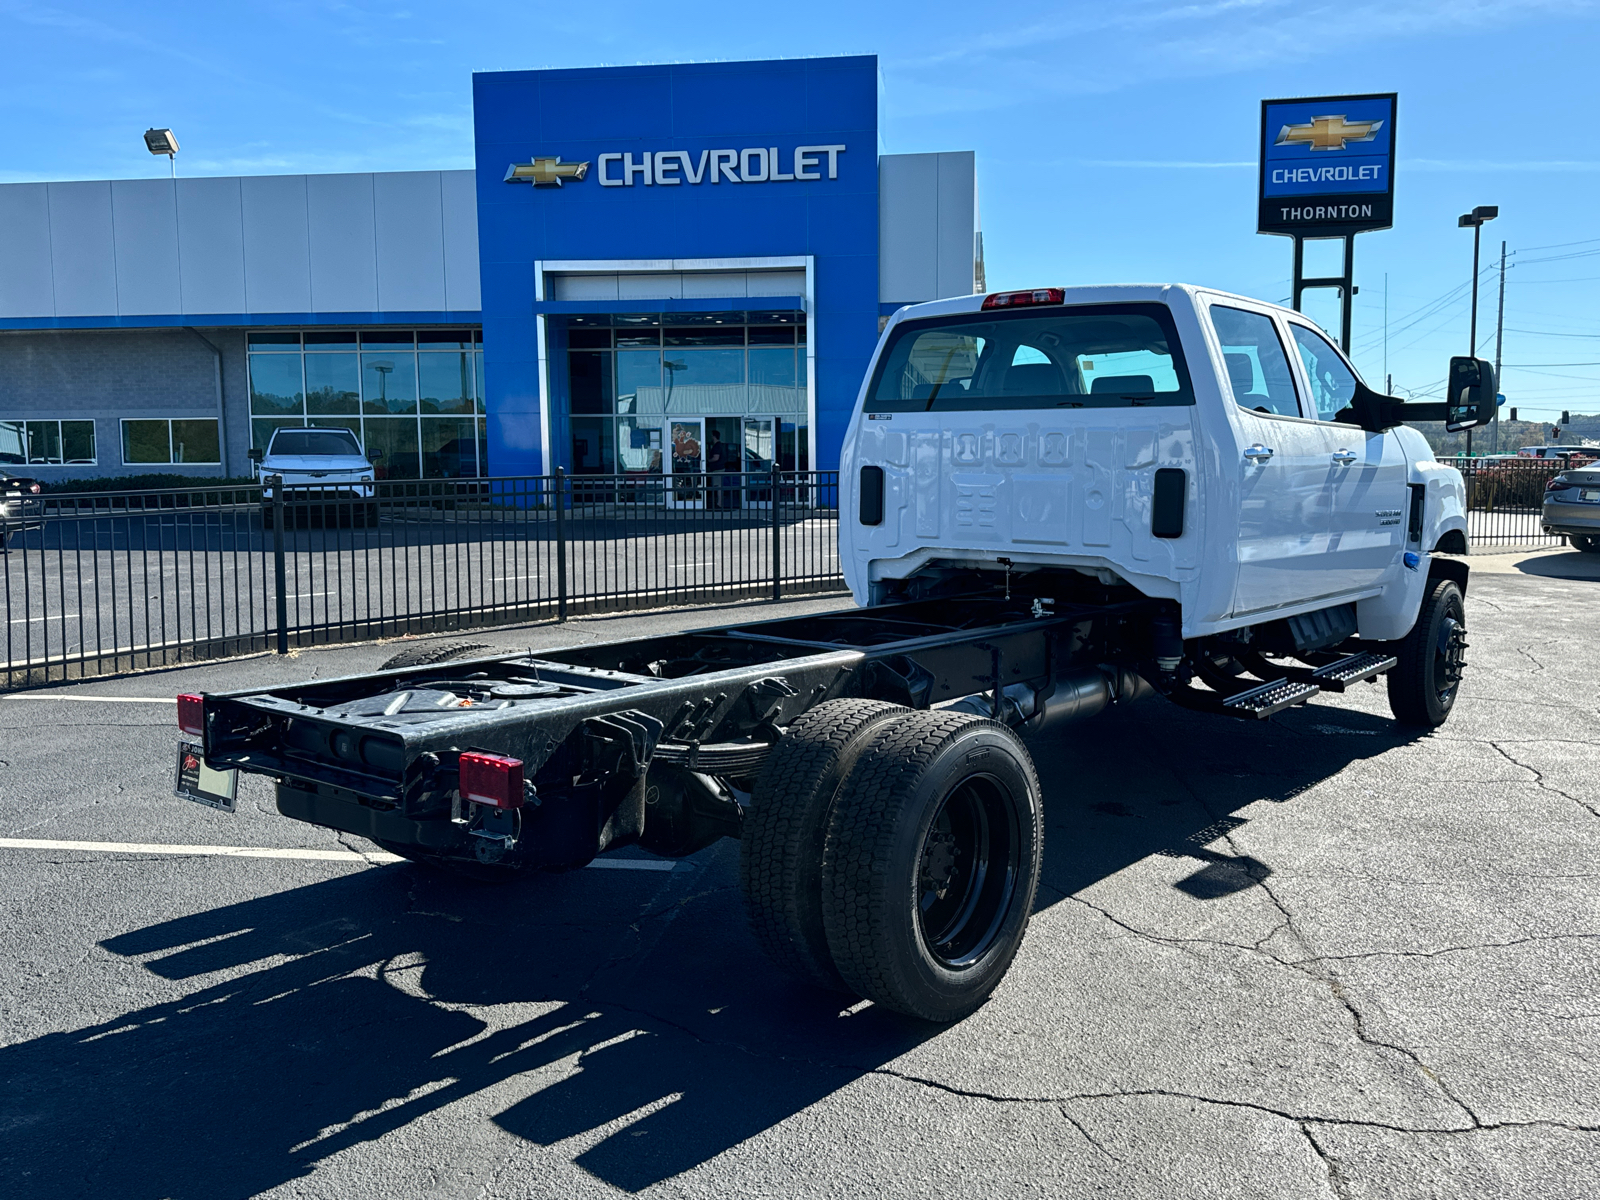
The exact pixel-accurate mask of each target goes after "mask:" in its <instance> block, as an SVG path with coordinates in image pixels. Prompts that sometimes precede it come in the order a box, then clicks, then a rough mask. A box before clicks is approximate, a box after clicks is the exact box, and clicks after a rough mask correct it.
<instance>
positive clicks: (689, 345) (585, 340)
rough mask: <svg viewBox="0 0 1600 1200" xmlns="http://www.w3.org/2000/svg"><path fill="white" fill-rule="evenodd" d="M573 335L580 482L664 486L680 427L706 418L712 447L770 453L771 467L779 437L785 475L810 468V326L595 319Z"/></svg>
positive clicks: (734, 318) (740, 315)
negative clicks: (615, 477)
mask: <svg viewBox="0 0 1600 1200" xmlns="http://www.w3.org/2000/svg"><path fill="white" fill-rule="evenodd" d="M565 335H566V344H567V404H566V410H567V420H568V432H569V437H570V443H569V444H570V447H571V455H572V457H571V462H572V470H573V471H574V472H575V473H578V474H595V475H610V474H623V475H632V474H660V473H661V472H662V469H663V466H664V463H665V457H664V454H663V450H664V447H665V445H666V438H667V431H668V424H669V422H670V421H671V420H672V419H673V418H698V419H699V421H700V423H701V427H702V436H703V437H704V438H705V439H706V440H707V441H709V440H710V436H711V433H712V432H716V433H717V434H718V437H719V438H720V439H721V440H722V441H723V442H725V443H727V444H728V445H739V444H741V443H744V444H747V445H754V446H767V447H768V449H767V450H766V452H765V453H766V461H769V462H770V459H771V454H772V450H771V448H770V447H771V443H772V439H773V437H774V434H773V430H774V429H775V428H777V429H781V431H782V432H781V434H780V435H778V437H777V443H778V456H779V465H780V466H781V467H782V468H783V469H785V470H795V469H802V470H803V469H805V468H806V466H807V463H806V462H805V445H806V432H807V420H808V418H807V403H806V394H807V389H806V323H805V316H804V314H802V313H798V312H788V311H783V312H724V313H676V314H674V313H668V314H605V315H600V314H591V315H585V316H577V317H570V318H567V319H566V324H565ZM679 423H680V424H681V421H680V422H679ZM759 457H760V456H759V454H757V455H756V458H759ZM749 458H750V456H748V455H747V459H749ZM750 461H755V459H750ZM745 465H746V466H747V467H748V466H749V465H750V463H749V462H748V461H747V462H746V464H745Z"/></svg>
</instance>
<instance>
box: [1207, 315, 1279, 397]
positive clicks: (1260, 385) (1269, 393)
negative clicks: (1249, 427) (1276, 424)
mask: <svg viewBox="0 0 1600 1200" xmlns="http://www.w3.org/2000/svg"><path fill="white" fill-rule="evenodd" d="M1211 324H1212V326H1213V327H1214V328H1215V329H1216V331H1217V340H1218V341H1220V342H1221V343H1222V361H1223V362H1224V363H1225V364H1226V365H1227V368H1228V382H1229V383H1231V384H1232V385H1233V398H1234V400H1235V402H1236V403H1237V404H1238V405H1239V407H1240V408H1248V409H1250V410H1251V411H1252V412H1260V413H1275V414H1277V415H1278V416H1280V417H1298V416H1299V415H1300V403H1299V401H1298V400H1297V399H1296V398H1295V393H1294V376H1293V375H1292V374H1291V372H1290V370H1289V357H1288V355H1286V354H1285V353H1284V351H1283V342H1282V341H1281V340H1280V339H1279V337H1278V330H1277V327H1276V326H1275V325H1274V324H1273V321H1272V318H1271V317H1269V316H1266V315H1265V314H1263V313H1254V312H1247V311H1245V310H1244V309H1242V308H1225V307H1223V306H1222V305H1212V308H1211Z"/></svg>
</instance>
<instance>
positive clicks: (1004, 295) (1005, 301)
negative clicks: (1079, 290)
mask: <svg viewBox="0 0 1600 1200" xmlns="http://www.w3.org/2000/svg"><path fill="white" fill-rule="evenodd" d="M1066 301H1067V293H1066V291H1065V290H1064V289H1062V288H1034V289H1033V290H1032V291H1031V292H995V293H994V294H992V295H989V296H985V297H984V298H983V306H984V308H1024V307H1026V306H1027V305H1030V304H1065V303H1066Z"/></svg>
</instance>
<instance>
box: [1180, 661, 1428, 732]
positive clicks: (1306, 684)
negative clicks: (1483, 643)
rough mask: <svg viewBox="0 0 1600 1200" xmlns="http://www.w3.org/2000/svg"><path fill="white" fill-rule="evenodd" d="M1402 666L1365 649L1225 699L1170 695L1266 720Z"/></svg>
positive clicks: (1187, 692) (1190, 692)
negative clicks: (1314, 698) (1316, 698)
mask: <svg viewBox="0 0 1600 1200" xmlns="http://www.w3.org/2000/svg"><path fill="white" fill-rule="evenodd" d="M1398 665H1399V659H1397V658H1395V657H1394V656H1393V655H1388V654H1372V653H1368V652H1362V653H1358V654H1351V655H1348V656H1346V657H1344V658H1341V659H1339V660H1338V661H1337V662H1332V663H1329V664H1328V665H1327V666H1325V667H1318V668H1316V669H1315V670H1311V669H1309V668H1305V667H1295V668H1291V669H1289V670H1287V671H1285V673H1284V677H1283V678H1282V679H1273V680H1270V681H1269V682H1267V683H1263V684H1261V685H1260V686H1259V687H1253V688H1251V689H1250V690H1249V691H1245V692H1238V693H1236V694H1235V695H1232V696H1228V697H1227V698H1225V699H1224V698H1221V697H1218V696H1216V695H1215V694H1214V693H1211V692H1201V691H1198V690H1196V689H1194V688H1177V689H1174V690H1173V691H1171V692H1169V693H1168V698H1169V699H1171V700H1174V701H1176V702H1177V703H1179V704H1181V705H1183V706H1184V707H1185V708H1192V709H1196V710H1198V711H1201V712H1213V713H1220V714H1221V715H1223V716H1228V717H1239V718H1242V719H1244V720H1247V721H1262V720H1265V719H1266V718H1268V717H1270V716H1274V715H1276V714H1277V713H1281V712H1283V711H1284V710H1285V709H1288V708H1293V707H1294V706H1295V705H1297V704H1304V703H1305V702H1306V701H1307V700H1310V699H1311V698H1312V697H1313V696H1317V695H1320V694H1321V693H1323V692H1343V691H1345V690H1346V689H1347V688H1348V687H1349V686H1350V685H1351V684H1353V683H1360V682H1361V681H1363V680H1367V679H1376V678H1377V677H1378V676H1379V675H1382V674H1384V673H1385V672H1386V671H1392V670H1394V668H1395V667H1396V666H1398Z"/></svg>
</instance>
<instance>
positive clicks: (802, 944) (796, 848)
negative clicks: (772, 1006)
mask: <svg viewBox="0 0 1600 1200" xmlns="http://www.w3.org/2000/svg"><path fill="white" fill-rule="evenodd" d="M908 711H909V710H908V709H905V708H902V707H901V706H900V705H898V704H889V703H887V702H885V701H882V700H829V701H826V702H824V703H822V704H819V705H817V707H815V708H813V709H811V710H810V711H809V712H806V713H803V714H801V715H800V716H799V717H797V718H795V720H794V722H793V723H792V724H791V725H790V726H789V728H788V730H787V731H786V732H785V733H784V735H783V738H782V739H781V740H780V741H779V742H778V744H777V745H776V746H775V747H774V748H773V750H772V753H771V754H770V755H769V756H768V757H767V762H766V765H765V766H764V767H763V768H762V771H761V777H760V778H759V779H758V780H757V781H756V785H755V789H754V790H753V791H752V792H751V796H750V811H749V813H748V814H747V815H746V817H745V821H744V830H743V833H742V834H741V836H740V839H739V883H740V887H741V890H742V891H743V892H744V902H745V912H746V913H747V914H748V915H749V918H750V930H751V932H752V933H754V934H755V936H756V941H758V942H760V943H761V948H762V949H763V950H765V951H766V953H767V957H768V958H770V959H772V961H773V962H775V963H776V964H777V965H778V966H779V967H781V968H782V969H783V970H785V971H787V972H788V973H789V974H790V975H792V976H794V977H795V978H797V979H800V980H803V981H804V982H806V983H810V984H813V985H815V986H817V987H821V988H829V989H832V990H834V991H846V990H848V989H847V988H846V986H845V984H844V981H843V980H841V979H840V978H839V972H838V971H837V970H835V969H834V966H833V957H832V955H831V954H829V952H828V935H827V931H826V930H825V929H824V928H823V922H822V851H823V844H824V839H825V838H826V836H827V832H828V816H829V814H830V813H831V812H832V811H833V803H834V799H835V798H836V797H837V796H838V794H839V787H840V785H841V784H843V783H844V780H845V777H846V776H847V775H848V774H849V773H850V769H851V768H852V767H854V766H855V764H856V759H857V758H859V757H860V755H861V751H862V750H863V749H864V748H865V747H866V745H867V743H868V742H869V741H870V740H871V738H872V735H873V734H874V733H876V732H877V731H878V730H880V729H882V728H883V726H884V725H885V724H886V723H887V722H890V721H893V720H895V719H896V718H897V717H902V716H905V715H906V714H907V713H908Z"/></svg>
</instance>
